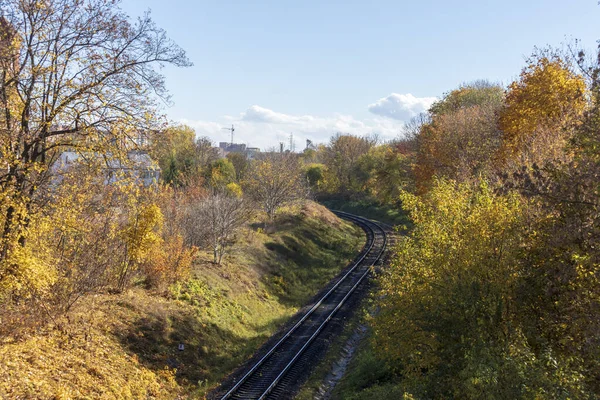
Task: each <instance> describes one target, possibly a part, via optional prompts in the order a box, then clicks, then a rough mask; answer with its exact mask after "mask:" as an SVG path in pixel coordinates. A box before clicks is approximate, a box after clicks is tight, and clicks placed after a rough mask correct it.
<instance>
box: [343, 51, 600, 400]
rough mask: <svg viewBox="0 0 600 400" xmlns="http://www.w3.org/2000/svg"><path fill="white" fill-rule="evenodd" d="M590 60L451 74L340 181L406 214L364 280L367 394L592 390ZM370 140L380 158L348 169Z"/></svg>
mask: <svg viewBox="0 0 600 400" xmlns="http://www.w3.org/2000/svg"><path fill="white" fill-rule="evenodd" d="M599 71H600V66H599V65H598V63H597V61H594V59H592V60H591V61H590V58H589V57H587V55H586V54H585V53H584V52H577V51H573V49H570V51H568V52H559V51H555V50H552V49H548V50H538V51H536V53H534V54H533V55H532V56H531V58H530V59H529V60H528V62H527V65H526V66H525V68H524V69H523V70H522V72H521V74H520V76H519V78H518V79H516V80H515V81H514V82H512V83H511V84H509V85H508V86H507V87H503V86H502V85H499V84H495V83H490V82H488V81H477V82H473V83H468V84H464V85H461V86H460V87H458V88H456V89H454V90H452V91H450V92H449V93H446V94H445V95H444V96H443V97H442V99H440V100H439V101H438V102H436V103H435V104H434V105H433V106H432V107H431V108H430V110H429V111H428V112H427V113H425V114H423V115H421V116H419V117H418V118H416V119H414V120H413V121H411V122H410V123H409V124H407V126H406V127H405V130H404V136H403V138H402V140H399V141H397V142H395V143H391V144H386V145H384V146H376V147H372V148H370V149H369V150H368V151H367V152H365V153H363V155H362V156H361V158H359V161H358V162H357V164H356V165H357V167H356V168H357V169H356V171H357V173H355V174H354V179H355V181H354V183H353V182H352V181H351V180H350V181H346V185H348V186H346V187H351V188H356V189H357V192H356V193H355V195H361V194H362V195H363V196H367V195H370V196H377V198H378V199H379V200H380V201H381V202H386V201H387V202H390V204H395V205H396V206H398V207H402V209H404V210H405V212H407V213H408V214H409V216H410V222H411V224H410V226H409V227H407V228H409V233H408V234H407V235H405V236H403V237H401V238H400V239H399V241H398V243H397V245H396V246H395V248H394V249H393V256H392V260H391V266H390V268H389V269H387V270H386V271H384V272H382V273H381V274H380V275H379V276H378V279H377V280H378V285H379V289H378V293H377V294H376V298H377V299H382V301H378V302H377V304H378V306H379V312H378V314H377V315H376V316H374V317H372V318H371V320H370V321H371V326H372V328H373V335H372V340H371V345H372V348H373V351H374V352H375V354H376V356H377V358H378V359H379V360H381V361H382V362H383V363H384V365H385V369H386V371H387V375H385V373H383V375H378V376H384V375H385V376H386V377H385V378H383V379H382V380H381V381H379V382H378V383H373V384H375V388H376V390H375V389H373V390H374V391H373V392H371V395H372V397H369V398H392V397H393V398H401V397H402V396H404V398H498V399H500V398H502V399H504V398H531V399H534V398H581V399H584V398H596V397H597V396H598V395H599V394H600V375H599V374H598V371H600V369H599V365H598V360H599V359H600V358H599V357H598V354H599V353H598V352H599V350H600V333H599V332H600V326H599V325H598V324H599V321H600V314H599V310H600V308H599V305H600V286H599V285H598V279H599V278H600V251H599V245H600V243H599V240H600V231H599V226H600V221H599V216H600V213H599V206H600V186H599V182H600V180H599V179H598V178H600V157H599V155H600V152H599V149H600V136H599V134H598V132H600V129H599V125H598V124H599V121H600V107H599V104H600V96H599V93H600V92H599V90H598V88H599V80H598V76H599V74H598V72H599ZM377 153H383V154H382V156H381V157H380V158H379V161H378V162H381V163H383V162H388V163H389V164H388V165H395V166H394V167H391V168H384V170H385V172H383V171H380V170H379V169H378V168H377V162H375V163H373V164H369V165H371V166H374V167H372V168H371V169H370V173H369V174H367V175H366V178H363V179H361V178H360V177H361V175H360V173H359V172H360V171H361V169H360V167H359V166H360V165H365V163H366V161H367V160H368V159H369V154H377ZM384 160H385V161H384ZM385 179H387V180H385ZM390 179H392V180H390ZM369 182H373V183H374V184H375V187H373V188H372V187H371V186H370V184H369ZM382 182H387V183H386V184H382V185H381V187H379V186H378V185H379V183H382ZM390 182H391V183H392V184H390ZM361 185H362V186H361ZM386 192H389V197H388V195H387V194H385V193H386ZM382 194H383V195H382ZM374 393H376V394H374ZM378 396H379V397H378ZM359 397H360V396H359Z"/></svg>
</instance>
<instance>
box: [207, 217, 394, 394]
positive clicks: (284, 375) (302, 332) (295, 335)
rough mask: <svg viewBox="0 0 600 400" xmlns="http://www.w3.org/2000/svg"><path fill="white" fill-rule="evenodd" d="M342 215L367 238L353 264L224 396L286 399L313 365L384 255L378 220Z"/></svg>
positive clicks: (384, 241) (383, 241)
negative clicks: (325, 336) (323, 338)
mask: <svg viewBox="0 0 600 400" xmlns="http://www.w3.org/2000/svg"><path fill="white" fill-rule="evenodd" d="M335 213H336V214H337V215H338V216H339V217H341V218H344V219H346V220H349V221H351V222H353V223H355V224H357V225H358V226H360V227H361V228H362V229H363V230H364V231H365V233H366V236H367V241H366V244H365V246H364V247H363V250H362V251H361V253H360V254H359V255H358V256H357V258H356V259H355V261H354V262H353V264H351V266H349V267H347V268H346V269H345V270H344V272H343V273H342V274H341V275H340V276H338V277H337V278H336V279H335V280H334V281H335V283H334V284H333V285H332V286H331V288H330V289H329V290H327V291H326V292H325V293H324V295H323V296H321V297H320V298H319V299H318V300H317V301H316V302H315V303H314V305H313V306H312V307H311V308H310V309H309V310H308V311H306V312H305V313H304V315H302V317H301V318H300V319H299V320H298V321H297V322H296V323H295V324H294V325H293V326H292V327H291V328H290V329H288V330H287V332H285V334H283V336H282V337H281V338H280V339H279V340H278V341H277V342H276V343H275V344H274V345H272V346H271V347H270V348H269V349H268V351H266V353H265V354H264V356H262V357H261V358H260V359H258V361H256V362H255V363H254V364H252V365H251V366H249V367H248V370H247V372H246V373H245V374H244V375H243V376H241V378H239V379H238V380H237V381H235V383H234V384H233V386H232V387H231V388H230V389H229V390H228V391H227V392H226V393H225V394H224V395H222V396H220V397H217V398H220V399H221V400H229V399H232V400H233V399H243V400H252V399H259V400H263V399H283V398H288V397H289V393H290V390H291V388H293V387H295V386H294V385H296V383H297V380H298V376H299V375H302V372H303V371H306V369H307V367H308V366H309V365H310V363H311V361H312V362H313V363H314V360H311V352H316V351H317V350H316V349H315V348H316V347H319V346H318V344H317V343H315V342H316V341H317V340H318V338H319V335H320V334H321V333H322V332H323V331H324V330H326V329H327V327H328V324H330V322H331V320H332V319H333V318H334V317H335V315H336V313H337V312H338V311H339V310H340V309H341V308H342V306H343V305H344V304H345V303H346V302H347V301H348V299H350V297H351V296H352V294H353V293H354V292H355V291H356V289H357V288H358V287H359V286H360V284H361V283H362V282H363V281H364V280H365V278H366V277H367V275H368V274H369V272H370V271H371V267H372V266H374V265H375V264H376V263H377V262H378V261H379V260H380V259H381V257H382V254H383V252H384V250H385V247H386V244H387V235H386V232H385V230H384V229H383V228H382V227H381V226H380V225H379V224H377V223H375V222H373V221H370V220H368V219H365V218H362V217H358V216H355V215H352V214H348V213H345V212H340V211H336V212H335Z"/></svg>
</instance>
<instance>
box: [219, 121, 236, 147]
mask: <svg viewBox="0 0 600 400" xmlns="http://www.w3.org/2000/svg"><path fill="white" fill-rule="evenodd" d="M221 129H225V130H228V131H230V132H231V146H233V132H234V131H235V128H234V127H233V125H231V128H221Z"/></svg>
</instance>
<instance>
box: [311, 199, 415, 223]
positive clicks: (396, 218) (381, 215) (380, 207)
mask: <svg viewBox="0 0 600 400" xmlns="http://www.w3.org/2000/svg"><path fill="white" fill-rule="evenodd" d="M322 204H323V205H324V206H325V207H327V208H329V209H331V210H339V211H345V212H348V213H351V214H356V215H360V216H363V217H365V218H369V219H373V220H376V221H380V222H384V223H386V224H389V225H407V224H408V223H409V220H408V218H407V216H406V214H405V213H404V211H403V210H402V209H401V208H397V207H393V206H390V205H387V204H378V203H377V202H375V201H372V200H343V199H331V200H324V201H322Z"/></svg>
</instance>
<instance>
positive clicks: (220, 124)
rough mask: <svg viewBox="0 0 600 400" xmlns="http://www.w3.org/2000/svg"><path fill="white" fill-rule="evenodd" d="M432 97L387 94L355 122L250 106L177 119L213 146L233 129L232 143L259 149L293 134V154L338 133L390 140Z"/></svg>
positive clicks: (274, 145)
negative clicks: (209, 116)
mask: <svg viewBox="0 0 600 400" xmlns="http://www.w3.org/2000/svg"><path fill="white" fill-rule="evenodd" d="M435 100H436V98H435V97H424V98H416V97H414V96H413V95H411V94H407V95H401V94H395V93H393V94H391V95H389V96H387V97H385V98H383V99H380V100H378V101H377V102H376V103H374V104H371V105H369V106H368V109H369V111H371V112H372V113H373V114H376V116H374V117H372V118H367V119H356V118H354V117H353V116H351V115H346V114H333V115H330V116H327V117H317V116H312V115H292V114H284V113H281V112H277V111H274V110H271V109H268V108H265V107H261V106H258V105H253V106H251V107H249V108H248V109H247V110H245V111H244V112H242V113H240V114H239V115H238V116H231V115H226V116H223V117H221V118H219V119H218V120H217V121H198V120H180V121H179V122H181V123H184V124H187V125H189V126H191V127H193V128H194V129H196V135H197V136H199V137H200V136H208V137H210V138H211V139H212V140H213V141H214V142H215V143H218V142H229V141H230V136H229V135H230V133H229V132H228V131H227V130H225V129H226V128H229V127H231V125H232V124H233V125H234V126H235V136H234V141H235V142H236V143H246V144H247V145H248V146H253V147H260V148H261V149H262V150H266V149H271V148H278V147H279V142H284V143H285V146H286V148H287V147H288V146H289V135H290V133H293V135H294V141H295V146H296V147H295V148H296V150H297V151H301V150H302V149H304V146H305V143H306V139H310V140H311V141H312V142H313V143H326V142H328V141H329V138H330V137H331V136H332V135H335V134H336V133H338V132H341V133H350V134H354V135H374V134H375V135H378V136H379V137H380V138H381V139H382V140H390V139H393V138H395V137H397V136H398V135H400V133H401V132H402V126H403V121H408V120H409V119H410V118H411V117H413V116H415V115H417V114H418V113H420V112H422V111H425V110H426V109H428V108H429V106H430V105H431V104H432V103H433V102H434V101H435Z"/></svg>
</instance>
